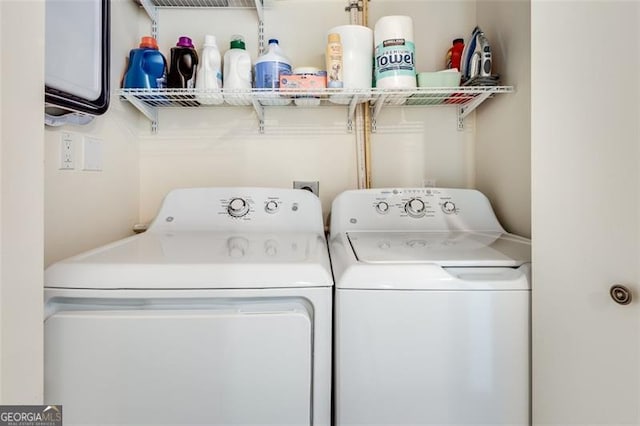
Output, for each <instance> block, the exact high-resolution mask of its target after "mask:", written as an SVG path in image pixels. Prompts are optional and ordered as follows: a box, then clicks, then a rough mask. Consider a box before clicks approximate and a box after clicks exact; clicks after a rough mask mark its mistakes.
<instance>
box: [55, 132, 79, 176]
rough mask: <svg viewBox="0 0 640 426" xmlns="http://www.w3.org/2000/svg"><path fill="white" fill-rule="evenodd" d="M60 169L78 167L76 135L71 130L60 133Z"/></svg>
mask: <svg viewBox="0 0 640 426" xmlns="http://www.w3.org/2000/svg"><path fill="white" fill-rule="evenodd" d="M58 168H59V169H60V170H73V169H75V168H76V150H75V141H74V135H73V134H72V133H69V132H62V133H61V134H60V166H59V167H58Z"/></svg>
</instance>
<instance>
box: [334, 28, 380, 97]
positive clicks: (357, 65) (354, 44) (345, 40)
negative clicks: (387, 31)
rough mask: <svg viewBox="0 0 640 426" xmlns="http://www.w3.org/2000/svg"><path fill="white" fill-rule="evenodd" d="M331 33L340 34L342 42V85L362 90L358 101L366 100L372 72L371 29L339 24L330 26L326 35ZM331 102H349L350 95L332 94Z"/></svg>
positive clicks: (345, 87) (346, 87)
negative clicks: (362, 93)
mask: <svg viewBox="0 0 640 426" xmlns="http://www.w3.org/2000/svg"><path fill="white" fill-rule="evenodd" d="M331 33H337V34H340V42H341V43H342V79H343V86H342V87H343V88H344V89H358V90H363V91H364V92H365V94H364V95H363V97H361V98H359V102H366V101H367V100H368V99H369V98H368V96H366V94H367V93H368V92H369V91H370V89H371V80H372V74H373V72H372V71H373V70H372V68H373V64H372V58H373V31H372V30H371V28H367V27H363V26H362V25H340V26H337V27H333V28H331V29H330V30H329V31H328V33H327V35H328V34H331ZM331 102H334V103H349V102H350V97H346V96H340V95H333V96H331Z"/></svg>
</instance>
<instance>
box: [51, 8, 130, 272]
mask: <svg viewBox="0 0 640 426" xmlns="http://www.w3.org/2000/svg"><path fill="white" fill-rule="evenodd" d="M111 12H112V19H111V49H112V53H111V64H112V75H111V91H112V92H113V90H114V89H115V88H118V87H120V71H121V69H122V68H123V66H124V58H126V56H128V53H129V49H130V48H131V46H132V45H134V43H137V42H138V36H139V34H138V29H137V25H138V23H137V22H138V21H137V20H138V17H137V15H138V7H137V6H136V5H135V3H134V2H133V1H130V0H112V1H111ZM137 120H138V116H137V113H136V112H135V111H134V110H133V109H132V108H131V107H130V106H129V105H126V104H124V103H123V102H121V101H120V100H119V99H118V97H117V96H111V103H110V107H109V110H108V111H107V113H105V114H104V115H103V116H100V117H97V118H96V119H95V120H94V121H93V122H92V123H91V124H90V125H88V126H63V127H61V128H47V129H46V131H45V262H46V265H49V264H51V263H52V262H54V261H56V260H60V259H63V258H65V257H68V256H71V255H73V254H76V253H79V252H81V251H84V250H87V249H90V248H93V247H96V246H98V245H101V244H105V243H107V242H110V241H114V240H116V239H119V238H122V237H125V236H127V235H130V234H131V233H132V226H133V225H134V224H135V223H137V220H138V197H139V191H138V187H139V185H138V181H139V168H138V163H139V154H138V142H137V140H136V138H135V136H134V134H133V132H132V131H131V129H132V128H133V127H134V126H135V123H136V122H137ZM63 132H71V133H73V134H74V135H75V136H76V137H77V138H78V143H77V144H76V170H72V171H70V170H59V158H60V138H61V134H62V133H63ZM84 136H91V137H96V138H98V139H100V140H101V141H102V150H103V171H101V172H95V171H81V170H79V168H80V167H81V164H82V162H81V161H80V157H81V151H82V150H81V147H80V143H81V140H82V138H83V137H84Z"/></svg>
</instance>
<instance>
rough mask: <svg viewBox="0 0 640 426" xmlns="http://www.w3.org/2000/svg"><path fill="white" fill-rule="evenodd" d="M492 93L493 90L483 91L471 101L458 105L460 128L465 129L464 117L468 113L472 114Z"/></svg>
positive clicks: (460, 129)
mask: <svg viewBox="0 0 640 426" xmlns="http://www.w3.org/2000/svg"><path fill="white" fill-rule="evenodd" d="M491 95H492V93H491V92H483V93H481V94H479V95H478V96H476V97H475V98H473V99H472V100H471V101H469V102H468V103H466V104H465V105H461V106H459V107H458V130H459V131H462V130H464V119H465V118H466V117H467V115H469V114H471V113H472V112H473V111H474V110H475V109H476V108H478V106H479V105H480V104H481V103H483V102H484V101H485V100H487V98H489V97H490V96H491Z"/></svg>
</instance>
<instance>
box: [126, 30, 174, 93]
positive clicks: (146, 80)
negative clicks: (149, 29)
mask: <svg viewBox="0 0 640 426" xmlns="http://www.w3.org/2000/svg"><path fill="white" fill-rule="evenodd" d="M166 79H167V61H166V59H165V58H164V56H163V55H162V53H160V51H159V50H158V42H157V41H156V39H155V38H153V37H142V39H141V40H140V46H139V47H138V48H137V49H131V51H130V52H129V65H128V67H127V71H126V73H125V75H124V79H123V81H122V87H124V88H125V89H162V88H164V87H166Z"/></svg>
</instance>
